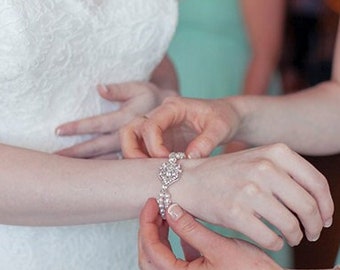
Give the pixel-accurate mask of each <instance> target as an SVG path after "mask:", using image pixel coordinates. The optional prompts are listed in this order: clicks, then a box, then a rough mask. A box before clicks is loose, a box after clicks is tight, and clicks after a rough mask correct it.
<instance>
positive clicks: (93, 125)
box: [56, 111, 124, 136]
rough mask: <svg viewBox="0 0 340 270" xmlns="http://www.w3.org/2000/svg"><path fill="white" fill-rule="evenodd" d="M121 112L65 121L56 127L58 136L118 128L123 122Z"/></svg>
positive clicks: (102, 131)
mask: <svg viewBox="0 0 340 270" xmlns="http://www.w3.org/2000/svg"><path fill="white" fill-rule="evenodd" d="M122 116H123V115H122V112H121V111H116V112H112V113H107V114H103V115H99V116H94V117H89V118H85V119H81V120H77V121H72V122H69V123H65V124H62V125H60V126H59V127H57V128H56V134H57V135H58V136H70V135H82V134H95V133H107V132H113V131H116V130H118V129H119V128H120V127H121V126H122V125H123V124H124V123H123V121H122V119H124V118H123V117H122Z"/></svg>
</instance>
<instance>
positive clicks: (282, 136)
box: [229, 82, 340, 155]
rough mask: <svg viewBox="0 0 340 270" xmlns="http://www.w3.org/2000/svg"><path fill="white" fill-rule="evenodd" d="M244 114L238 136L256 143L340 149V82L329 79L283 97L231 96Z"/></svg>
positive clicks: (315, 151)
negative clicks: (329, 80) (280, 143)
mask: <svg viewBox="0 0 340 270" xmlns="http://www.w3.org/2000/svg"><path fill="white" fill-rule="evenodd" d="M229 102H231V103H232V104H233V106H234V108H235V110H236V112H237V114H239V116H240V118H241V127H240V129H239V131H238V132H237V134H236V135H235V139H239V140H243V141H245V142H247V143H250V144H252V145H263V144H268V143H276V142H283V143H286V144H287V145H289V146H290V147H291V148H293V149H294V150H296V151H298V152H300V153H303V154H309V155H324V154H333V153H338V152H340V140H339V134H340V125H339V124H338V123H339V122H340V111H339V110H340V106H339V104H340V85H339V84H338V83H336V82H327V83H323V84H320V85H317V86H315V87H313V88H311V89H309V90H304V91H300V92H298V93H295V94H290V95H286V96H283V97H256V96H243V97H242V96H241V97H232V98H230V99H229Z"/></svg>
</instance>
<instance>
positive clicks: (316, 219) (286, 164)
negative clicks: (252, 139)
mask: <svg viewBox="0 0 340 270" xmlns="http://www.w3.org/2000/svg"><path fill="white" fill-rule="evenodd" d="M258 150H260V151H259V152H258V153H260V156H261V159H260V161H257V162H255V163H254V164H253V166H252V167H251V168H250V171H249V173H250V174H251V175H253V176H252V177H253V178H254V179H257V180H256V181H257V184H253V185H248V187H247V186H246V187H245V188H244V190H245V191H246V192H244V194H243V195H244V198H245V202H244V204H245V205H251V206H252V209H253V210H254V211H255V213H256V214H258V215H260V216H262V217H263V218H265V219H266V220H268V221H269V222H270V223H272V224H273V225H274V226H276V227H277V228H278V229H279V230H280V231H281V233H282V234H283V235H284V236H285V238H286V239H287V241H288V243H289V244H290V245H292V246H294V245H297V244H298V243H299V242H300V241H301V238H302V233H301V228H300V226H299V222H298V220H297V219H296V217H295V215H296V216H297V217H298V218H299V220H300V222H301V224H302V225H303V227H304V230H305V234H306V237H307V239H308V240H310V241H316V240H317V239H318V238H319V235H320V233H321V230H322V228H323V226H325V220H327V218H328V219H329V218H331V216H332V213H333V203H332V198H331V195H330V192H329V188H328V185H327V181H326V179H325V178H324V177H323V176H322V175H321V174H320V173H319V172H318V171H317V170H316V169H315V168H314V167H313V166H312V165H311V164H310V163H308V162H307V161H306V160H304V159H303V158H302V157H301V156H299V155H298V154H296V153H295V152H293V151H291V150H290V149H289V148H288V147H286V146H285V145H281V144H276V145H272V146H266V147H261V148H258V149H253V150H251V151H249V153H251V152H253V153H256V152H257V151H258ZM263 151H264V153H261V152H263ZM266 157H267V159H266ZM261 179H262V180H261ZM258 180H261V181H258ZM315 183H319V184H315ZM320 183H323V184H322V185H326V187H327V188H325V187H324V186H323V188H320ZM247 189H248V191H247ZM325 201H326V202H328V203H326V204H325ZM323 205H324V206H323ZM325 205H326V206H325ZM323 211H324V215H325V216H326V217H323V214H322V212H323ZM234 218H237V217H236V216H235V217H234ZM239 226H240V224H239ZM245 229H247V228H245ZM253 229H254V227H253V226H252V228H248V234H249V233H253V232H254V231H253ZM255 237H256V238H252V239H254V240H255V241H256V242H259V241H258V240H259V237H258V235H255ZM259 243H260V244H261V245H263V243H261V242H259ZM269 243H270V242H268V243H267V244H265V245H263V246H264V247H267V248H268V246H266V245H268V244H269Z"/></svg>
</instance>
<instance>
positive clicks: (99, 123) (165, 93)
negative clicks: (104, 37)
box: [56, 56, 178, 159]
mask: <svg viewBox="0 0 340 270" xmlns="http://www.w3.org/2000/svg"><path fill="white" fill-rule="evenodd" d="M97 88H98V94H99V95H100V96H101V97H102V98H104V99H106V100H108V101H112V102H117V101H118V102H121V105H120V108H119V110H117V111H113V112H111V113H107V114H103V115H97V116H93V117H89V118H84V119H80V120H78V121H72V122H69V123H65V124H62V125H60V126H59V127H57V128H56V134H57V135H58V136H77V135H84V134H96V135H98V136H96V138H94V139H92V140H89V141H86V142H83V143H80V144H76V145H74V146H72V147H69V148H65V149H61V150H60V151H58V152H56V154H58V155H61V156H66V157H75V158H95V159H120V158H121V157H122V156H121V153H120V142H119V133H118V130H119V128H120V127H122V126H124V125H125V124H126V123H128V122H129V121H131V120H132V119H134V118H136V117H139V116H141V115H143V114H145V113H147V112H149V111H150V110H151V109H153V108H155V107H156V106H158V105H159V104H161V103H162V101H163V100H164V99H165V98H166V97H170V96H177V95H178V81H177V76H176V72H175V69H174V66H173V64H172V62H171V61H170V59H169V58H168V57H167V56H165V57H164V59H163V60H162V61H161V63H160V64H159V65H158V66H157V67H156V69H155V70H154V72H153V74H152V76H151V79H150V81H149V82H128V83H122V84H109V85H99V86H98V87H97Z"/></svg>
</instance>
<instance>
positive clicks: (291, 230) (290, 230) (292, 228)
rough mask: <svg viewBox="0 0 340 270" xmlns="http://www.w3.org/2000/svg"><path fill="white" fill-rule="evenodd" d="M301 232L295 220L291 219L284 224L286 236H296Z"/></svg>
mask: <svg viewBox="0 0 340 270" xmlns="http://www.w3.org/2000/svg"><path fill="white" fill-rule="evenodd" d="M299 232H301V229H300V224H299V222H298V220H297V219H295V218H294V219H293V220H291V221H290V222H288V223H287V224H286V227H285V233H286V234H288V235H298V234H299Z"/></svg>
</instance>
